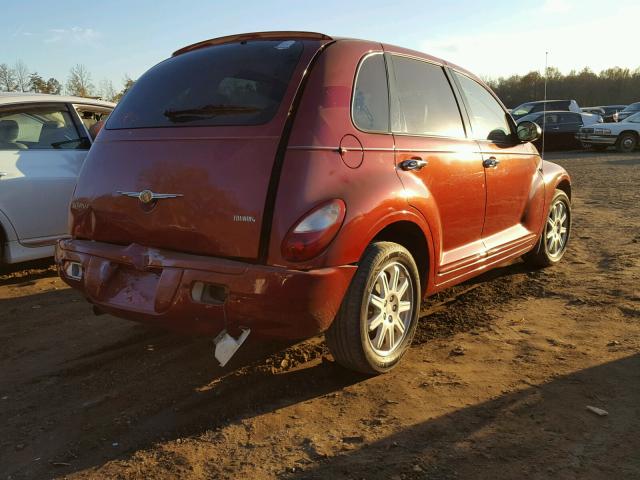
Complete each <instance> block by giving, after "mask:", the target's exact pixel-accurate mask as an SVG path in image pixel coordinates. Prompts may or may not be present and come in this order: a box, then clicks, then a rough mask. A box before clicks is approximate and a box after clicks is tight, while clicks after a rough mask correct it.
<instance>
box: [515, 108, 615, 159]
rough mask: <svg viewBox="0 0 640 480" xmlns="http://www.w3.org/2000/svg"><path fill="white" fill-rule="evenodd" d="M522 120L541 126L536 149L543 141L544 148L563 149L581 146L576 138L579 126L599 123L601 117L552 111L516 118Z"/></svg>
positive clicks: (539, 148) (540, 146)
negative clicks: (540, 134)
mask: <svg viewBox="0 0 640 480" xmlns="http://www.w3.org/2000/svg"><path fill="white" fill-rule="evenodd" d="M543 115H544V117H543ZM523 121H529V122H534V123H537V124H538V125H540V127H541V128H542V136H541V137H540V138H539V139H538V140H536V142H534V144H535V146H536V147H537V148H538V150H541V149H542V145H543V141H544V148H545V150H563V149H570V148H579V147H581V146H582V145H581V144H580V142H579V141H578V140H577V139H576V134H577V133H578V131H579V130H580V128H581V127H582V126H584V125H593V124H596V123H599V122H601V121H602V117H600V116H599V115H593V114H590V113H575V112H566V111H553V112H546V113H545V114H543V113H542V112H539V113H531V114H529V115H525V116H524V117H522V118H520V119H519V120H518V123H520V122H523Z"/></svg>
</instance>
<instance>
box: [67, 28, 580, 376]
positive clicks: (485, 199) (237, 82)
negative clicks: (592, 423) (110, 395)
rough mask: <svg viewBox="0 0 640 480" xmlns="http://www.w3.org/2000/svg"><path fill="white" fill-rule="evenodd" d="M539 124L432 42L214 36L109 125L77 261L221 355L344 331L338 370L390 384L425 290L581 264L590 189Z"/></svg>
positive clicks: (77, 283)
mask: <svg viewBox="0 0 640 480" xmlns="http://www.w3.org/2000/svg"><path fill="white" fill-rule="evenodd" d="M539 134H540V128H539V127H538V126H537V125H535V124H533V123H530V122H525V123H523V124H521V125H520V126H518V127H516V125H515V124H514V122H513V119H512V118H511V117H510V115H509V114H508V113H507V112H506V110H505V109H504V106H503V105H502V104H501V103H500V101H499V100H498V98H497V97H496V96H495V95H494V94H493V93H492V91H491V90H490V89H489V88H488V87H487V86H486V85H485V84H484V83H483V82H482V81H480V80H479V79H478V78H477V77H476V76H474V75H473V74H471V73H469V72H468V71H466V70H464V69H463V68H460V67H458V66H456V65H452V64H450V63H448V62H446V61H444V60H441V59H438V58H434V57H431V56H429V55H425V54H423V53H420V52H416V51H412V50H407V49H404V48H399V47H394V46H392V45H386V44H380V43H377V42H371V41H362V40H354V39H343V38H331V37H329V36H327V35H322V34H318V33H305V32H267V33H252V34H244V35H234V36H229V37H223V38H216V39H213V40H207V41H203V42H200V43H196V44H194V45H190V46H188V47H185V48H182V49H181V50H178V51H176V52H175V53H174V54H173V55H172V56H171V58H169V59H167V60H165V61H163V62H161V63H159V64H158V65H156V66H155V67H153V68H151V69H150V70H149V71H148V72H147V73H145V74H144V75H143V76H142V77H141V78H140V79H139V80H138V81H137V82H136V83H135V85H134V86H133V88H132V89H131V90H130V91H129V92H128V93H127V94H126V96H125V97H124V98H123V100H122V101H121V102H120V104H119V105H118V106H117V108H116V109H115V111H114V112H113V113H112V115H111V116H110V118H109V120H108V121H107V123H106V126H105V128H104V129H103V130H102V131H101V133H100V135H99V136H98V138H97V141H96V142H95V144H94V145H93V147H92V149H91V151H90V153H89V155H88V158H87V160H86V162H85V165H84V167H83V169H82V172H81V175H80V178H79V181H78V185H77V187H76V191H75V194H74V197H73V199H72V203H71V213H70V234H71V238H69V239H66V240H62V241H61V242H60V243H59V245H58V248H57V252H56V261H57V265H58V268H59V272H60V275H61V276H62V278H63V279H64V280H65V281H66V282H67V283H68V284H69V285H71V286H72V287H75V288H78V289H79V290H81V291H82V292H83V293H84V295H85V296H86V297H87V299H88V300H89V301H90V302H91V303H92V304H94V306H95V310H96V311H97V312H106V313H110V314H113V315H116V316H119V317H123V318H128V319H131V320H136V321H141V322H146V323H149V324H153V325H160V326H164V327H167V328H172V329H176V330H182V331H188V332H196V333H201V334H205V335H217V337H216V345H217V347H220V348H219V349H218V348H216V352H217V356H218V358H219V359H220V360H221V362H222V363H225V362H226V361H227V360H228V358H229V357H230V356H231V355H232V354H233V352H234V351H235V349H236V348H237V347H238V346H239V345H240V343H241V342H242V341H243V340H244V338H246V336H247V335H248V333H249V332H253V333H254V334H257V335H259V336H264V337H279V338H303V337H309V336H313V335H316V334H319V333H321V332H326V333H325V335H326V340H327V343H328V345H329V347H330V349H331V351H332V353H333V355H334V357H335V358H336V360H337V361H338V362H340V363H341V364H343V365H345V366H347V367H349V368H352V369H355V370H358V371H361V372H366V373H380V372H385V371H388V370H390V369H391V368H392V367H393V366H394V365H396V363H397V362H398V361H399V360H400V358H401V357H402V355H403V354H404V353H405V352H406V350H407V348H408V347H409V345H410V344H411V340H412V337H413V334H414V332H415V329H416V325H417V322H418V313H419V310H420V303H421V300H422V299H423V298H425V297H426V296H428V295H431V294H433V293H435V292H438V291H439V290H442V289H443V288H446V287H448V286H451V285H455V284H457V283H460V282H462V281H464V280H467V279H469V278H471V277H473V276H475V275H478V274H480V273H482V272H485V271H487V269H489V268H493V267H495V266H496V265H498V264H500V263H504V262H505V261H507V260H510V259H513V258H516V257H520V256H524V258H525V260H526V261H527V262H530V263H531V264H534V265H538V266H548V265H552V264H554V263H556V262H558V261H559V260H560V259H561V257H562V256H563V254H564V252H565V249H566V246H567V240H568V238H569V231H570V226H571V203H570V197H571V185H570V180H569V176H568V175H567V173H566V172H565V170H563V169H562V168H561V167H560V166H558V165H555V164H553V163H549V162H546V161H543V160H542V159H541V158H540V155H539V154H538V151H537V150H536V148H535V147H534V146H533V145H532V144H531V143H530V142H531V141H533V140H535V139H536V138H537V137H538V136H539ZM218 350H219V351H218ZM218 354H219V355H218Z"/></svg>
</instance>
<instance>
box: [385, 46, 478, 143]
mask: <svg viewBox="0 0 640 480" xmlns="http://www.w3.org/2000/svg"><path fill="white" fill-rule="evenodd" d="M391 58H392V61H393V71H394V74H395V92H394V102H393V103H392V113H391V117H392V118H393V125H392V127H393V131H394V132H396V133H407V134H412V135H435V136H445V137H460V138H462V137H465V131H464V126H463V124H462V117H461V116H460V109H459V108H458V103H457V102H456V99H455V96H454V94H453V90H452V89H451V85H450V84H449V80H447V77H446V75H445V73H444V69H443V68H442V67H441V66H439V65H435V64H433V63H429V62H425V61H422V60H417V59H413V58H407V57H401V56H398V55H392V56H391Z"/></svg>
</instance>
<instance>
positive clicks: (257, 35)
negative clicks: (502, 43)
mask: <svg viewBox="0 0 640 480" xmlns="http://www.w3.org/2000/svg"><path fill="white" fill-rule="evenodd" d="M255 39H266V40H285V39H301V40H322V41H325V42H327V43H328V42H332V41H344V40H347V41H348V40H351V41H359V42H368V43H370V44H371V46H372V48H380V46H382V48H383V49H384V50H385V51H391V52H394V53H400V54H404V55H409V56H414V57H417V58H423V59H426V60H431V61H433V62H436V63H440V64H442V65H446V66H448V67H451V68H453V69H454V70H458V71H459V72H462V73H464V74H466V75H468V76H469V77H472V78H474V79H475V80H477V81H479V82H481V83H482V84H484V82H483V81H482V80H481V79H480V78H479V77H478V76H476V75H475V74H474V73H473V72H470V71H468V70H466V69H465V68H463V67H461V66H459V65H456V64H454V63H451V62H448V61H446V60H444V59H442V58H438V57H434V56H432V55H429V54H427V53H424V52H420V51H417V50H411V49H408V48H404V47H399V46H396V45H391V44H382V43H380V42H376V41H373V40H362V39H358V38H350V37H333V36H330V35H327V34H324V33H318V32H305V31H294V30H291V31H272V32H251V33H241V34H237V35H228V36H225V37H217V38H211V39H209V40H203V41H201V42H197V43H193V44H191V45H187V46H185V47H182V48H180V49H178V50H176V51H175V52H173V54H172V56H174V57H175V56H176V55H181V54H183V53H186V52H190V51H192V50H196V49H199V48H203V47H208V46H212V45H222V44H225V43H234V42H241V41H245V40H255Z"/></svg>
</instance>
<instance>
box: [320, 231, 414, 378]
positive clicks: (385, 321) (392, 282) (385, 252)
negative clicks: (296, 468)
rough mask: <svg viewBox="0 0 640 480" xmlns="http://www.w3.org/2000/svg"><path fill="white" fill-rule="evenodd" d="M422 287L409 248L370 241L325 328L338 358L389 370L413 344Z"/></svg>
mask: <svg viewBox="0 0 640 480" xmlns="http://www.w3.org/2000/svg"><path fill="white" fill-rule="evenodd" d="M420 292H421V289H420V275H419V273H418V268H417V266H416V263H415V261H414V259H413V257H412V256H411V254H410V253H409V252H408V251H407V249H406V248H404V247H403V246H401V245H398V244H397V243H392V242H376V243H372V244H371V245H369V247H368V248H367V250H366V251H365V253H364V255H363V257H362V260H361V261H360V264H359V266H358V270H357V271H356V274H355V276H354V278H353V280H352V282H351V285H350V286H349V289H348V291H347V293H346V295H345V298H344V300H343V301H342V305H341V307H340V311H339V312H338V315H337V316H336V319H335V320H334V322H333V324H332V325H331V327H330V328H329V330H328V331H327V332H326V334H325V338H326V341H327V344H328V346H329V349H330V350H331V353H332V354H333V356H334V358H335V359H336V361H337V362H338V363H340V364H341V365H343V366H345V367H347V368H349V369H351V370H356V371H358V372H362V373H366V374H374V375H375V374H379V373H384V372H387V371H389V370H391V369H392V368H393V367H394V366H395V365H396V364H397V363H398V362H399V361H400V359H401V358H402V357H403V355H404V354H405V352H406V351H407V349H408V348H409V346H410V345H411V341H412V339H413V335H414V333H415V330H416V326H417V323H418V312H419V310H420V303H421V296H420Z"/></svg>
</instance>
